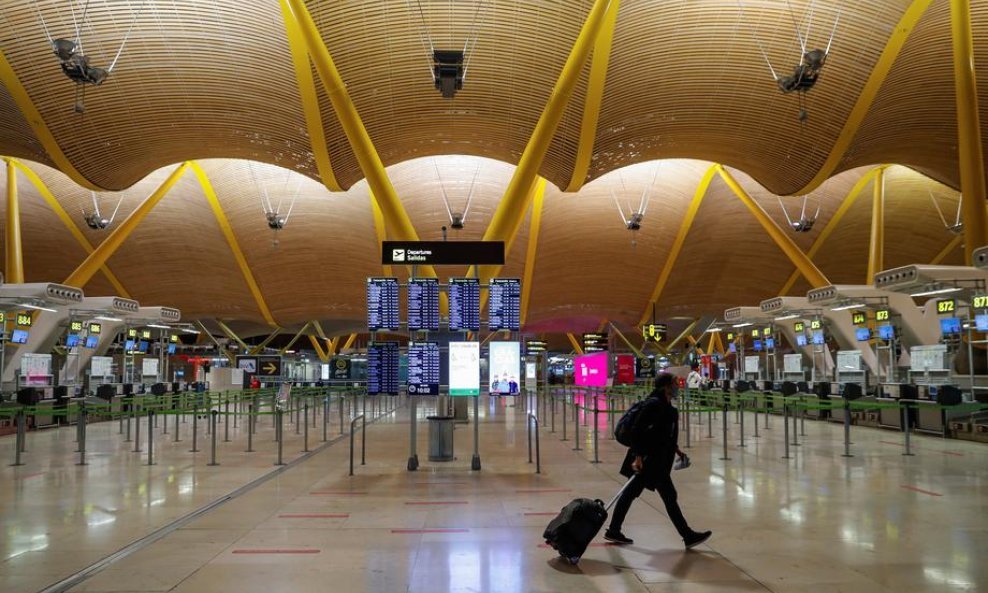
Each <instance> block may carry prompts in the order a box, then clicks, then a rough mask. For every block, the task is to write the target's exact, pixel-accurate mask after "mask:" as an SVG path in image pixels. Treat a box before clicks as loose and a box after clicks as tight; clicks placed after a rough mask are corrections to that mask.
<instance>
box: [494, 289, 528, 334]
mask: <svg viewBox="0 0 988 593" xmlns="http://www.w3.org/2000/svg"><path fill="white" fill-rule="evenodd" d="M487 308H488V311H489V313H488V318H487V328H488V329H489V330H491V331H492V332H493V331H499V330H502V329H506V330H509V331H519V330H520V329H521V280H520V279H518V278H493V279H491V284H490V297H489V300H488V303H487Z"/></svg>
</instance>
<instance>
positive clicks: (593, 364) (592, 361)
mask: <svg viewBox="0 0 988 593" xmlns="http://www.w3.org/2000/svg"><path fill="white" fill-rule="evenodd" d="M608 356H609V354H608V353H607V352H596V353H594V354H587V355H584V356H577V357H576V358H574V359H573V382H574V383H576V384H577V385H583V386H586V387H605V386H606V385H607V357H608Z"/></svg>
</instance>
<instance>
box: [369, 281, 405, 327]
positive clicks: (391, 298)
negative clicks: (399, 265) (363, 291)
mask: <svg viewBox="0 0 988 593" xmlns="http://www.w3.org/2000/svg"><path fill="white" fill-rule="evenodd" d="M400 327H401V324H400V321H399V312H398V279H397V278H368V279H367V329H368V331H379V330H383V329H387V330H396V329H399V328H400Z"/></svg>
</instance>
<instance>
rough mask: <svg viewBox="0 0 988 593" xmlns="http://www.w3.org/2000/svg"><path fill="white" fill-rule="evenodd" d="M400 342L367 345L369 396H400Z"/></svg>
mask: <svg viewBox="0 0 988 593" xmlns="http://www.w3.org/2000/svg"><path fill="white" fill-rule="evenodd" d="M398 364H399V351H398V342H374V343H372V344H368V345H367V395H398Z"/></svg>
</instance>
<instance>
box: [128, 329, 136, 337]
mask: <svg viewBox="0 0 988 593" xmlns="http://www.w3.org/2000/svg"><path fill="white" fill-rule="evenodd" d="M127 337H128V338H136V337H137V330H136V329H128V330H127Z"/></svg>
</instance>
